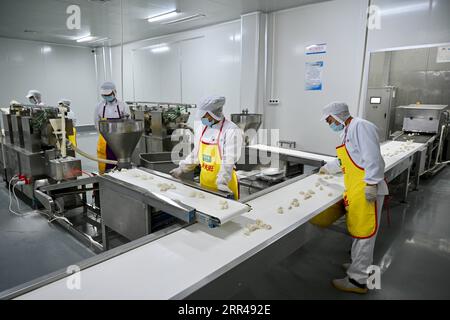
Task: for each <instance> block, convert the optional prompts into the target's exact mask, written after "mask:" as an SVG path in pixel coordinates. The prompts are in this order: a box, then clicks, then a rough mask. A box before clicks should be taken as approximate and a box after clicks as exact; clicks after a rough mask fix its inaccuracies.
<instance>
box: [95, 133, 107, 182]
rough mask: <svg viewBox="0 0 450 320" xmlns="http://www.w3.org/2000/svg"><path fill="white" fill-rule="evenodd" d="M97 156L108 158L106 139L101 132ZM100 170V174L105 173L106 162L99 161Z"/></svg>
mask: <svg viewBox="0 0 450 320" xmlns="http://www.w3.org/2000/svg"><path fill="white" fill-rule="evenodd" d="M97 158H99V159H106V140H105V139H104V138H103V136H102V135H101V134H100V135H99V136H98V143H97ZM98 171H99V173H100V174H103V173H105V171H106V164H105V163H100V162H99V163H98Z"/></svg>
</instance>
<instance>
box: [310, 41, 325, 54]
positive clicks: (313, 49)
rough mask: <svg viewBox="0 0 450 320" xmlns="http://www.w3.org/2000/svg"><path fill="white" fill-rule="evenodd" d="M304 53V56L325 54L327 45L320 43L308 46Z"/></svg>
mask: <svg viewBox="0 0 450 320" xmlns="http://www.w3.org/2000/svg"><path fill="white" fill-rule="evenodd" d="M305 53H306V55H311V54H323V53H327V44H326V43H321V44H313V45H311V46H308V47H306V50H305Z"/></svg>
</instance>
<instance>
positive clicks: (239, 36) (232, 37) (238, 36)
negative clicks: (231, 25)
mask: <svg viewBox="0 0 450 320" xmlns="http://www.w3.org/2000/svg"><path fill="white" fill-rule="evenodd" d="M230 41H241V35H240V34H239V33H237V34H235V35H233V36H230Z"/></svg>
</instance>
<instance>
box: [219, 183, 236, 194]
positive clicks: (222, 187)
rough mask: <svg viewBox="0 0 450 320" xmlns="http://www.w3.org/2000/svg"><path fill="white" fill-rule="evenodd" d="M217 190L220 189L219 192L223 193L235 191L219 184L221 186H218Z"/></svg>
mask: <svg viewBox="0 0 450 320" xmlns="http://www.w3.org/2000/svg"><path fill="white" fill-rule="evenodd" d="M217 189H219V191H222V192H226V193H233V191H231V189H230V188H228V186H227V185H225V184H219V185H217Z"/></svg>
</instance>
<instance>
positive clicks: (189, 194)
mask: <svg viewBox="0 0 450 320" xmlns="http://www.w3.org/2000/svg"><path fill="white" fill-rule="evenodd" d="M108 175H109V176H110V177H112V178H115V179H118V180H120V181H124V182H127V183H129V184H131V185H134V186H136V187H140V188H143V189H145V190H148V191H151V192H153V193H154V194H156V195H159V196H160V197H161V201H165V200H164V199H167V198H168V199H171V200H177V201H180V202H181V203H183V204H185V205H187V206H189V207H192V208H195V209H196V210H197V211H199V212H201V213H204V214H206V215H208V216H210V217H213V218H216V219H217V220H218V221H220V224H224V223H227V222H228V221H230V220H232V219H233V218H235V217H236V216H238V215H241V214H243V213H246V212H248V211H250V210H251V207H250V206H249V205H247V204H243V203H240V202H237V201H234V200H230V199H224V198H222V197H220V196H217V195H214V194H211V193H208V192H205V191H201V190H198V189H195V188H192V187H190V186H187V185H184V184H182V183H180V182H176V181H173V180H169V179H165V178H163V177H161V176H159V175H155V174H151V173H149V172H146V171H144V170H140V169H133V170H128V171H116V172H114V173H110V174H108ZM169 187H172V188H169ZM165 189H167V190H165ZM225 203H226V207H227V208H223V205H224V204H225ZM222 208H223V209H222Z"/></svg>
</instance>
